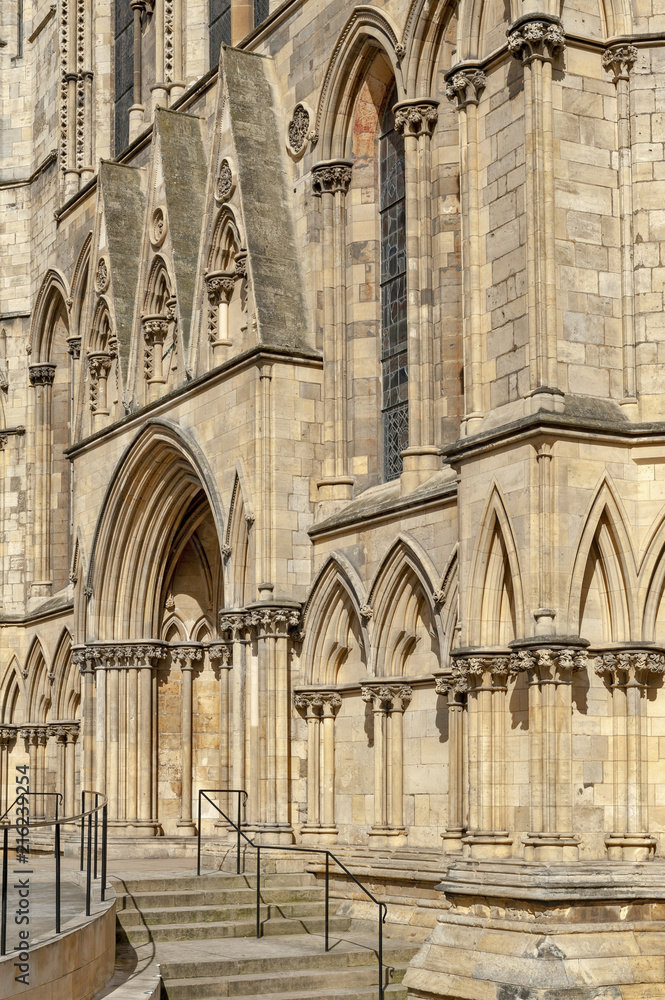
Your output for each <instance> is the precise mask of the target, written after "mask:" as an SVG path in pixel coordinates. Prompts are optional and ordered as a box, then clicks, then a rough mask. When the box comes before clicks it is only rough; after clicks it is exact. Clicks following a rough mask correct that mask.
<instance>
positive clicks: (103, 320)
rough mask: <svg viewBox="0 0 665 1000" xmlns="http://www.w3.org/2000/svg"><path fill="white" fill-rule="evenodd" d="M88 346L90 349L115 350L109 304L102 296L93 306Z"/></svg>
mask: <svg viewBox="0 0 665 1000" xmlns="http://www.w3.org/2000/svg"><path fill="white" fill-rule="evenodd" d="M88 347H89V349H90V350H91V351H111V352H114V351H116V350H117V341H116V339H115V335H114V333H113V324H112V322H111V312H110V310H109V304H108V302H107V301H106V299H104V298H100V299H99V301H98V302H97V305H96V306H95V312H94V316H93V320H92V327H91V330H90V339H89V341H88Z"/></svg>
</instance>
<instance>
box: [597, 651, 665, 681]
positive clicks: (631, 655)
mask: <svg viewBox="0 0 665 1000" xmlns="http://www.w3.org/2000/svg"><path fill="white" fill-rule="evenodd" d="M594 672H595V673H596V674H598V675H599V676H600V677H607V678H608V680H609V681H610V684H611V685H612V686H613V687H626V686H636V687H641V688H646V687H648V685H649V683H650V682H651V681H653V680H654V679H656V678H658V677H662V676H663V674H665V655H664V654H663V653H662V652H660V651H659V650H655V649H630V650H617V651H613V652H606V653H597V654H595V656H594Z"/></svg>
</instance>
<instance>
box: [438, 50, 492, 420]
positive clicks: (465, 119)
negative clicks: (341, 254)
mask: <svg viewBox="0 0 665 1000" xmlns="http://www.w3.org/2000/svg"><path fill="white" fill-rule="evenodd" d="M446 80H447V88H446V97H447V98H448V100H449V101H454V102H455V103H456V105H457V109H458V111H459V150H460V202H461V209H462V277H463V289H462V292H463V294H462V340H463V351H464V417H463V418H462V428H461V431H462V435H468V434H473V433H474V431H475V430H477V428H478V426H479V425H480V422H481V420H482V418H483V412H484V399H483V340H482V336H483V328H482V314H483V292H482V285H481V278H480V271H481V265H482V261H483V254H482V249H481V236H480V177H479V170H480V168H479V162H478V102H479V100H480V95H481V93H482V91H483V89H484V87H485V82H486V81H485V74H484V73H483V71H482V70H481V69H480V68H479V66H477V65H476V64H473V63H464V64H459V65H458V66H455V67H453V69H451V70H450V72H449V73H448V74H447V76H446Z"/></svg>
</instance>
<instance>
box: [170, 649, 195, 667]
mask: <svg viewBox="0 0 665 1000" xmlns="http://www.w3.org/2000/svg"><path fill="white" fill-rule="evenodd" d="M169 653H170V654H171V662H172V663H177V664H178V666H179V667H180V669H181V670H191V669H192V667H193V665H194V663H195V661H197V660H201V659H202V658H203V650H202V648H201V647H200V646H197V645H194V644H191V645H190V644H183V645H181V644H178V645H174V646H169Z"/></svg>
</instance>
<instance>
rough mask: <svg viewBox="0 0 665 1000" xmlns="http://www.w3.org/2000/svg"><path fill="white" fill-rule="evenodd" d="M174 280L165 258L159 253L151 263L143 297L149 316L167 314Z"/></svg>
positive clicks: (144, 309)
mask: <svg viewBox="0 0 665 1000" xmlns="http://www.w3.org/2000/svg"><path fill="white" fill-rule="evenodd" d="M173 287H174V286H173V281H172V279H171V276H170V274H169V269H168V267H167V265H166V261H165V260H164V258H163V257H162V256H161V255H160V254H157V255H156V256H155V257H154V258H153V261H152V264H151V265H150V270H149V272H148V280H147V282H146V286H145V288H146V290H145V295H144V297H143V312H144V313H145V314H146V315H147V316H165V315H166V303H167V302H168V300H169V299H170V298H171V296H172V294H173Z"/></svg>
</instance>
